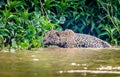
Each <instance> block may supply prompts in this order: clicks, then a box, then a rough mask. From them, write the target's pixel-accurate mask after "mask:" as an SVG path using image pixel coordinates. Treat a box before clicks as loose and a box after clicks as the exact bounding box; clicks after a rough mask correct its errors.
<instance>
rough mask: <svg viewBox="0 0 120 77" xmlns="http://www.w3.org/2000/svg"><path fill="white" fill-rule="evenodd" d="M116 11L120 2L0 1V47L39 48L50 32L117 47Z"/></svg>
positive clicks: (118, 25) (119, 24) (118, 16)
mask: <svg viewBox="0 0 120 77" xmlns="http://www.w3.org/2000/svg"><path fill="white" fill-rule="evenodd" d="M119 7H120V0H92V1H90V0H60V1H59V0H1V1H0V44H1V45H0V46H1V47H4V46H5V47H13V48H25V49H28V48H31V47H42V46H43V43H42V41H43V37H44V34H45V32H46V31H48V30H51V29H57V30H65V29H72V30H74V31H75V32H78V33H85V34H91V35H94V36H96V37H99V38H101V39H103V40H106V41H108V42H109V43H111V44H115V45H120V8H119ZM58 25H59V26H58Z"/></svg>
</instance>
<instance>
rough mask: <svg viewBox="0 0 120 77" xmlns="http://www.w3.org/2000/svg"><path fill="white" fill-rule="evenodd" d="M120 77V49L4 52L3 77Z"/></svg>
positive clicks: (1, 58) (0, 61)
mask: <svg viewBox="0 0 120 77" xmlns="http://www.w3.org/2000/svg"><path fill="white" fill-rule="evenodd" d="M27 76H29V77H120V49H77V48H76V49H74V48H72V49H62V48H46V49H36V50H33V51H19V52H16V53H9V52H6V53H5V52H0V77H27Z"/></svg>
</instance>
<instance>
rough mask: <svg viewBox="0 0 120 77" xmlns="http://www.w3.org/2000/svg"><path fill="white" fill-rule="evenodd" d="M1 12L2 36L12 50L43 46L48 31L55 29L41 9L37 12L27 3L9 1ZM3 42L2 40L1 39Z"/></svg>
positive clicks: (36, 8)
mask: <svg viewBox="0 0 120 77" xmlns="http://www.w3.org/2000/svg"><path fill="white" fill-rule="evenodd" d="M2 3H3V5H2V6H1V10H0V15H1V16H0V36H1V37H3V38H4V41H5V43H4V44H5V46H6V47H9V46H11V47H12V48H22V49H23V48H24V49H28V48H31V47H32V48H33V47H41V46H43V42H42V41H43V36H44V33H45V32H46V31H47V30H50V29H54V28H55V27H56V26H57V24H53V23H51V22H50V20H49V19H48V18H47V17H46V16H42V15H41V12H40V10H38V8H39V7H34V9H35V10H33V9H32V11H30V10H31V7H29V5H28V4H27V2H25V1H24V0H23V1H10V0H7V2H6V3H5V2H4V1H2ZM0 41H1V39H0Z"/></svg>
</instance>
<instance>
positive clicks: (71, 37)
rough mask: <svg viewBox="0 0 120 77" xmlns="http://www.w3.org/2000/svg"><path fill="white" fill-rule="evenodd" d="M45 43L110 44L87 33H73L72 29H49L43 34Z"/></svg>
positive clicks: (96, 45) (106, 45)
mask: <svg viewBox="0 0 120 77" xmlns="http://www.w3.org/2000/svg"><path fill="white" fill-rule="evenodd" d="M44 44H45V45H57V46H59V47H63V48H110V47H111V45H110V44H109V43H107V42H105V41H103V40H101V39H99V38H96V37H94V36H91V35H87V34H80V33H74V32H73V31H72V30H69V29H67V30H65V31H61V32H58V31H55V30H51V31H49V32H47V33H46V34H45V38H44Z"/></svg>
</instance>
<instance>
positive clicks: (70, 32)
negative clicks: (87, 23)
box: [64, 29, 75, 35]
mask: <svg viewBox="0 0 120 77" xmlns="http://www.w3.org/2000/svg"><path fill="white" fill-rule="evenodd" d="M64 32H65V34H67V35H74V34H75V33H74V32H73V31H72V30H70V29H66V30H65V31H64Z"/></svg>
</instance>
